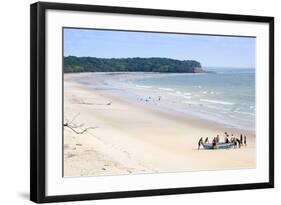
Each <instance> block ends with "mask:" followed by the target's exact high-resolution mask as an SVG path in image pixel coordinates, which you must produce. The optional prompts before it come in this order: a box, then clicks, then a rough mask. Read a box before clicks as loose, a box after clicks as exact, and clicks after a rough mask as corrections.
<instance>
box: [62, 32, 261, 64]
mask: <svg viewBox="0 0 281 205" xmlns="http://www.w3.org/2000/svg"><path fill="white" fill-rule="evenodd" d="M255 42H256V40H255V38H251V37H230V36H210V35H191V34H167V33H150V32H129V31H112V30H95V29H70V28H65V29H64V56H70V55H71V56H77V57H82V56H91V57H99V58H128V57H144V58H146V57H164V58H173V59H178V60H196V61H199V62H200V63H201V65H202V66H203V67H226V68H227V67H229V68H236V67H237V68H254V67H255Z"/></svg>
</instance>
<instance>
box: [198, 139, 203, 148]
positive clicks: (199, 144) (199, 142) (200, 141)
mask: <svg viewBox="0 0 281 205" xmlns="http://www.w3.org/2000/svg"><path fill="white" fill-rule="evenodd" d="M201 144H203V137H201V138H200V140H199V141H198V150H199V149H200V147H201Z"/></svg>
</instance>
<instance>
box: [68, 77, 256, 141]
mask: <svg viewBox="0 0 281 205" xmlns="http://www.w3.org/2000/svg"><path fill="white" fill-rule="evenodd" d="M77 74H78V75H82V77H88V76H89V75H94V76H95V77H97V79H98V81H99V80H101V79H102V81H103V80H104V77H106V76H122V77H126V76H134V75H136V74H137V75H139V74H143V75H148V76H151V75H153V74H157V75H166V73H158V72H149V73H148V72H97V73H91V72H83V73H70V74H69V73H68V74H65V81H69V82H72V83H77V84H78V85H80V86H81V87H82V88H83V89H87V90H88V91H93V92H98V93H101V94H103V95H105V96H106V95H108V97H111V98H115V99H116V100H118V99H119V100H123V101H126V102H127V103H133V104H136V105H140V106H145V107H147V108H148V109H151V111H153V110H155V109H157V110H159V111H162V112H165V113H170V114H176V115H178V116H182V117H184V118H187V119H188V120H195V121H199V122H206V123H208V124H212V126H215V127H216V128H224V129H227V130H230V131H237V130H240V131H241V132H242V133H245V134H246V135H251V136H254V135H255V129H250V128H249V129H245V127H239V126H234V125H229V124H227V123H225V122H224V121H223V120H217V119H214V118H213V116H206V115H202V114H198V113H196V112H193V111H192V110H190V109H189V108H185V109H182V108H180V109H179V108H175V107H171V106H170V105H168V106H167V105H165V104H162V103H157V104H153V103H146V102H145V100H146V99H147V97H148V96H152V93H150V92H147V91H146V90H145V91H143V90H139V91H140V93H141V95H144V96H145V97H143V96H142V97H139V96H136V95H135V93H134V94H133V95H134V96H130V95H131V93H129V94H125V92H123V91H128V87H123V86H122V85H119V84H117V85H116V87H118V86H120V87H118V88H116V89H120V90H110V89H111V88H107V86H104V82H97V83H94V85H95V87H94V88H93V87H91V86H88V83H85V84H84V83H81V82H79V80H80V79H81V76H78V77H77ZM187 74H190V75H192V73H187ZM197 74H198V73H197ZM72 75H73V76H74V78H72V77H71V76H72ZM169 75H185V73H171V74H169ZM199 75H200V73H199ZM100 76H102V78H101V79H99V78H100ZM91 77H92V76H91ZM114 83H115V82H114ZM111 86H114V84H113V85H111ZM136 87H137V88H140V89H142V88H148V89H150V87H149V86H139V85H137V86H136ZM158 89H160V90H165V89H168V88H158ZM129 92H131V91H130V90H129ZM160 94H161V93H160ZM162 95H165V94H164V93H162ZM162 97H163V96H162ZM136 98H137V99H136ZM138 98H139V99H141V98H143V99H142V100H143V101H142V102H141V101H139V99H138ZM202 101H206V100H204V99H202ZM247 128H248V127H247Z"/></svg>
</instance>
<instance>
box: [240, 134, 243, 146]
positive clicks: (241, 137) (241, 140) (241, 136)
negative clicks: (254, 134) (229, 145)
mask: <svg viewBox="0 0 281 205" xmlns="http://www.w3.org/2000/svg"><path fill="white" fill-rule="evenodd" d="M240 142H241V145H243V135H242V134H240Z"/></svg>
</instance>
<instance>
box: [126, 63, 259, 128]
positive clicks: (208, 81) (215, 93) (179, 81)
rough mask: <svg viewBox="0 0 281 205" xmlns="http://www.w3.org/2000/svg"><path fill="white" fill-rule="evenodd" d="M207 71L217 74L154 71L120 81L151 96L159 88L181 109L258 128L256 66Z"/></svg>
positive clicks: (209, 117) (234, 123)
mask: <svg viewBox="0 0 281 205" xmlns="http://www.w3.org/2000/svg"><path fill="white" fill-rule="evenodd" d="M208 70H211V71H214V72H215V73H200V74H155V75H148V76H143V77H134V78H125V79H123V80H122V79H121V81H124V82H126V83H128V84H131V85H136V87H138V88H143V89H146V90H150V91H151V95H152V96H153V93H154V95H155V93H156V92H157V91H158V93H157V94H159V95H161V97H162V98H163V99H164V100H165V99H166V101H170V103H166V104H170V107H171V108H173V109H177V110H179V111H181V112H187V113H188V112H189V113H192V114H194V115H198V116H200V117H203V118H207V119H211V120H215V121H218V122H221V123H224V124H226V125H228V126H229V127H239V128H243V129H247V130H255V107H256V105H255V69H237V68H235V69H230V68H219V69H215V68H213V69H208ZM156 90H157V91H156ZM159 91H161V93H159ZM172 100H174V101H172ZM172 102H174V103H172Z"/></svg>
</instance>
